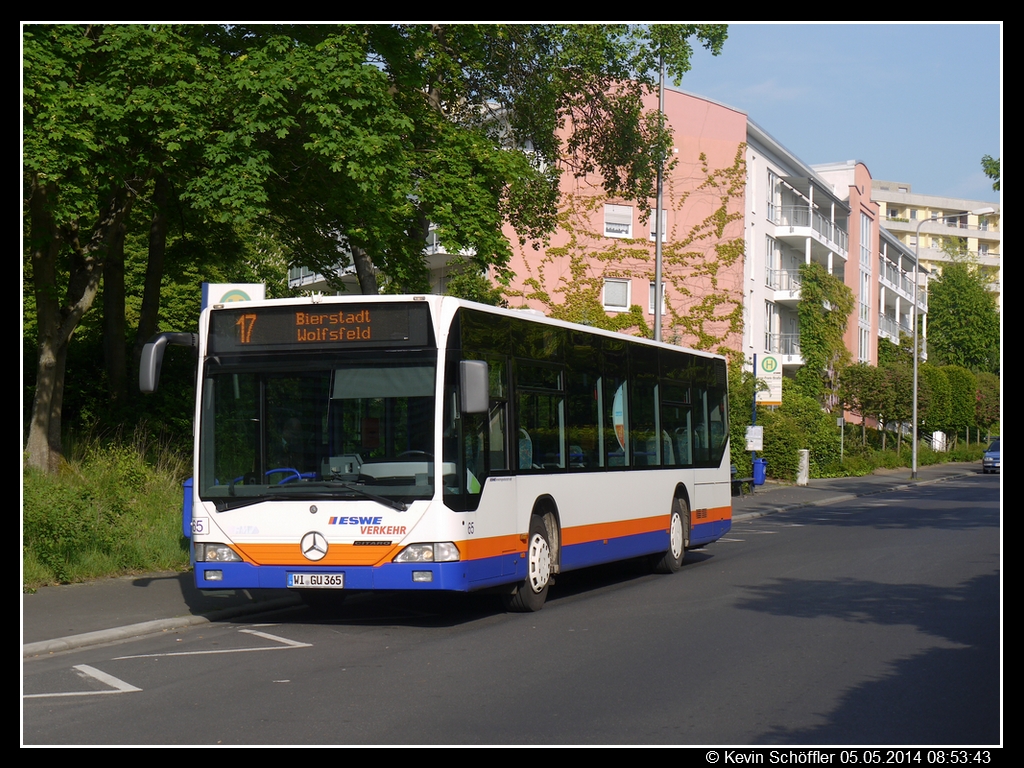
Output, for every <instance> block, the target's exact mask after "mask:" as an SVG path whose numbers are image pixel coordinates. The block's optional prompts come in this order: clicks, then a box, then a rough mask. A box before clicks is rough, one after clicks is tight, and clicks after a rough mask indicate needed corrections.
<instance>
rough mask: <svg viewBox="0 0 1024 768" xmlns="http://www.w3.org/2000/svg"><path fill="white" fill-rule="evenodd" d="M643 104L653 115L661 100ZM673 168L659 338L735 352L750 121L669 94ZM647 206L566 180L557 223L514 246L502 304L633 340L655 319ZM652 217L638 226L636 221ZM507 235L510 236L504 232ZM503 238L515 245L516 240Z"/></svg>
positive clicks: (668, 181)
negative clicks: (542, 235)
mask: <svg viewBox="0 0 1024 768" xmlns="http://www.w3.org/2000/svg"><path fill="white" fill-rule="evenodd" d="M648 106H649V107H650V108H657V96H656V95H655V96H652V97H650V98H649V101H648ZM665 112H666V115H667V117H668V120H669V123H670V124H671V126H672V129H673V133H674V155H673V157H672V160H673V161H674V166H673V167H672V168H671V169H670V170H669V171H668V173H667V174H666V176H665V184H664V210H663V214H662V215H663V230H664V235H663V242H662V261H663V269H662V271H663V285H664V294H665V297H664V302H663V306H662V338H663V339H664V340H665V341H667V342H670V343H676V344H681V345H685V346H690V347H697V348H700V349H708V350H713V351H723V350H733V351H737V352H738V351H739V350H740V348H741V340H742V323H743V300H744V295H743V269H744V263H743V258H744V221H743V218H744V210H745V208H744V196H745V193H746V183H747V174H746V167H745V147H746V144H745V142H746V132H747V116H746V115H745V114H744V113H742V112H739V111H737V110H735V109H732V108H730V107H726V106H723V105H721V104H717V103H715V102H713V101H709V100H707V99H702V98H699V97H697V96H692V95H689V94H685V93H680V92H678V91H666V93H665ZM654 203H655V201H653V200H652V201H649V202H647V203H646V204H645V206H644V207H645V208H646V210H641V207H640V206H639V205H638V204H637V203H636V202H635V201H630V200H623V199H618V198H609V197H608V196H607V195H606V194H605V193H604V191H603V190H602V189H601V186H600V179H598V178H594V177H587V178H579V179H577V178H574V177H572V176H571V175H569V174H566V175H564V176H563V179H562V203H561V216H562V224H561V226H560V227H559V229H558V231H557V232H555V233H554V234H553V235H552V236H551V239H550V241H549V242H547V243H527V244H526V245H525V246H518V245H517V246H516V247H515V249H514V251H515V253H514V256H513V259H512V262H511V264H510V267H511V269H512V271H513V272H514V274H515V278H514V280H513V282H512V285H511V286H510V289H509V290H508V291H507V293H508V295H509V304H510V306H515V307H529V308H532V309H538V310H540V311H542V312H544V313H545V314H547V315H549V316H552V317H558V318H561V319H566V320H572V321H575V322H582V323H588V324H593V325H598V324H601V325H603V326H604V327H614V328H617V329H619V330H622V331H625V332H629V333H639V332H644V333H650V331H651V329H652V326H653V322H654V295H655V292H654V277H655V242H654V240H655V234H654V231H655V230H654V227H655V217H654V216H653V208H654ZM648 213H650V214H652V215H649V216H648V218H647V220H646V221H644V220H643V218H642V214H648ZM509 234H510V235H511V234H513V233H512V232H509ZM510 241H511V242H513V243H517V239H516V238H515V237H514V236H513V237H510Z"/></svg>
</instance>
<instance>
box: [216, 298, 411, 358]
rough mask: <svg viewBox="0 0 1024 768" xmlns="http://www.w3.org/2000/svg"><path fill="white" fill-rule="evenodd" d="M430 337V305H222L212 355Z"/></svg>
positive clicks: (407, 342)
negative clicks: (226, 306) (230, 306)
mask: <svg viewBox="0 0 1024 768" xmlns="http://www.w3.org/2000/svg"><path fill="white" fill-rule="evenodd" d="M429 342H430V309H429V307H428V306H427V305H426V304H384V303H381V304H316V305H314V304H305V305H302V306H286V307H280V306H279V307H251V306H250V307H241V306H240V307H239V308H238V309H235V308H230V309H217V310H214V312H213V313H212V314H211V316H210V343H209V351H210V353H211V354H224V353H229V352H241V351H277V350H295V349H348V348H362V347H423V346H427V344H428V343H429Z"/></svg>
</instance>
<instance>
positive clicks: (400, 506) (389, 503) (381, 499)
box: [274, 480, 409, 512]
mask: <svg viewBox="0 0 1024 768" xmlns="http://www.w3.org/2000/svg"><path fill="white" fill-rule="evenodd" d="M339 486H340V487H342V488H344V489H345V490H348V491H352V492H353V493H357V494H359V495H360V496H362V497H364V498H367V499H370V500H371V501H376V502H377V503H378V504H383V505H384V506H386V507H390V508H391V509H395V510H398V511H399V512H405V511H406V510H407V509H408V508H409V505H408V504H405V503H403V502H401V501H396V500H395V499H389V498H388V497H386V496H378V495H377V494H376V493H370V492H369V491H367V490H364V489H363V488H360V487H359V486H357V485H352V483H346V482H345V481H344V480H322V481H319V482H316V481H313V482H305V483H303V484H302V485H301V486H298V487H296V488H295V489H294V490H296V491H297V490H298V489H299V488H302V489H303V491H304V490H305V489H307V488H327V489H329V488H337V487H339ZM289 490H291V489H289ZM274 495H275V496H277V495H278V494H276V493H275V494H274ZM297 495H298V494H297Z"/></svg>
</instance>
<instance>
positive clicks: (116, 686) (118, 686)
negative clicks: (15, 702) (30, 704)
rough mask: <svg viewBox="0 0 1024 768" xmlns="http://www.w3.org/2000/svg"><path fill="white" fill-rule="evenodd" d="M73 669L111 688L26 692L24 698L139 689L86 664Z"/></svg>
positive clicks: (96, 693) (85, 694) (93, 694)
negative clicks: (101, 689) (60, 691)
mask: <svg viewBox="0 0 1024 768" xmlns="http://www.w3.org/2000/svg"><path fill="white" fill-rule="evenodd" d="M73 669H76V670H78V672H79V674H81V675H84V676H86V677H91V678H93V679H94V680H99V681H100V682H101V683H105V684H106V685H109V686H110V687H111V688H113V690H109V691H72V692H67V693H28V694H25V696H24V698H26V699H42V698H47V697H54V696H103V695H105V694H109V693H133V692H135V691H141V690H142V689H141V688H136V687H135V686H134V685H129V684H128V683H126V682H125V681H124V680H119V679H118V678H116V677H114V676H113V675H108V674H107V673H106V672H103V671H101V670H99V669H96V668H95V667H90V666H89V665H88V664H77V665H75V666H74V667H73Z"/></svg>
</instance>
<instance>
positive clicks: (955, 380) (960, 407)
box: [942, 365, 978, 447]
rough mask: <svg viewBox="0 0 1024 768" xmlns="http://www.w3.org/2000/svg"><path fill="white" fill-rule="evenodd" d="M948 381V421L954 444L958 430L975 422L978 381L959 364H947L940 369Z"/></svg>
mask: <svg viewBox="0 0 1024 768" xmlns="http://www.w3.org/2000/svg"><path fill="white" fill-rule="evenodd" d="M942 370H943V371H944V372H945V374H946V379H947V380H948V381H949V423H948V427H947V428H948V430H949V431H950V432H952V433H953V435H954V437H953V445H954V447H955V446H956V442H957V439H958V438H959V435H960V430H964V432H966V431H967V430H969V429H970V428H971V427H973V426H974V423H975V411H976V408H977V399H978V382H977V379H976V378H975V377H974V374H973V373H971V372H970V371H968V370H967V369H966V368H961V367H960V366H959V365H947V366H944V367H943V369H942Z"/></svg>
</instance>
